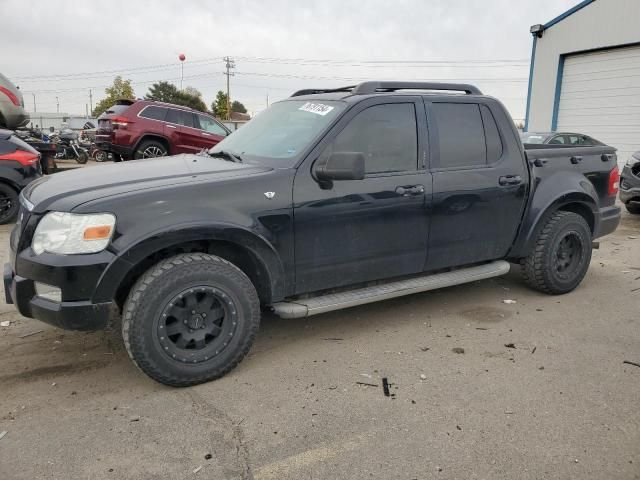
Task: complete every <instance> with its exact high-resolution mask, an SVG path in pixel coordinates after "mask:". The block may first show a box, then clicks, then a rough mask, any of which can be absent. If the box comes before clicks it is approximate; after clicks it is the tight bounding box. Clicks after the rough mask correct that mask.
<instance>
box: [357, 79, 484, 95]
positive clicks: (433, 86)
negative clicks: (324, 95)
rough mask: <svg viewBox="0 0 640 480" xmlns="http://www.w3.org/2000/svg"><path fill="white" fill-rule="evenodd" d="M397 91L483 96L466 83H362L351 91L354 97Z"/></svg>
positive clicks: (474, 87)
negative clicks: (429, 91)
mask: <svg viewBox="0 0 640 480" xmlns="http://www.w3.org/2000/svg"><path fill="white" fill-rule="evenodd" d="M396 90H450V91H454V92H465V93H466V94H467V95H482V92H481V91H480V89H479V88H478V87H476V86H474V85H469V84H466V83H438V82H362V83H359V84H358V85H356V87H355V88H354V89H353V90H351V93H352V94H353V95H368V94H371V93H376V92H394V91H396Z"/></svg>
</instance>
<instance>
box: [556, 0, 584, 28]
mask: <svg viewBox="0 0 640 480" xmlns="http://www.w3.org/2000/svg"><path fill="white" fill-rule="evenodd" d="M595 1H596V0H584V1H582V2H580V3H579V4H577V5H576V6H575V7H573V8H571V9H569V10H567V11H566V12H564V13H563V14H561V15H558V16H557V17H556V18H554V19H553V20H551V21H549V22H547V23H545V24H544V28H549V27H552V26H554V25H555V24H556V23H559V22H561V21H562V20H564V19H565V18H567V17H568V16H570V15H573V14H574V13H576V12H577V11H578V10H581V9H583V8H584V7H586V6H587V5H590V4H592V3H593V2H595Z"/></svg>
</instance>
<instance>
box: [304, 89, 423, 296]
mask: <svg viewBox="0 0 640 480" xmlns="http://www.w3.org/2000/svg"><path fill="white" fill-rule="evenodd" d="M314 114H315V113H310V115H314ZM425 123H426V122H425V115H424V105H423V103H422V101H421V99H420V98H419V97H418V98H413V97H400V98H398V97H395V98H387V99H384V98H375V99H371V100H370V101H365V102H362V103H360V104H358V105H357V106H356V107H354V109H352V110H351V111H349V112H348V113H347V114H346V115H345V116H344V117H343V118H342V119H341V120H340V121H338V123H337V124H336V125H335V126H334V128H332V130H331V131H330V132H329V134H328V135H327V136H326V137H325V139H324V140H323V142H321V144H320V145H319V146H318V147H317V148H316V149H315V150H314V152H312V154H311V155H309V157H308V158H307V159H306V161H305V162H303V164H302V165H301V166H300V167H299V169H298V172H297V174H296V178H295V182H294V189H293V201H294V219H295V220H294V225H295V262H296V293H304V292H311V291H317V290H322V289H327V288H332V287H338V286H342V285H350V284H356V283H361V282H366V281H370V280H377V279H384V278H390V277H395V276H400V275H406V274H411V273H417V272H420V271H422V268H423V266H424V262H425V259H426V253H427V242H428V234H429V218H428V214H427V208H428V206H429V203H430V199H431V174H430V173H429V172H428V171H426V170H425V169H424V167H423V159H424V158H425V155H426V140H427V138H426V134H425V129H426V125H425ZM332 152H362V153H363V154H364V155H365V170H366V176H365V179H364V180H346V181H344V180H343V181H334V182H333V185H332V186H330V187H326V186H325V187H324V188H323V187H322V186H321V185H320V184H319V183H318V182H317V181H316V180H314V179H313V177H312V175H311V171H312V168H313V163H314V161H315V160H316V159H317V158H319V157H320V156H321V155H330V154H331V153H332Z"/></svg>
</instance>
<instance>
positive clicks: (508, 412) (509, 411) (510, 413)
mask: <svg viewBox="0 0 640 480" xmlns="http://www.w3.org/2000/svg"><path fill="white" fill-rule="evenodd" d="M514 413H515V412H514V411H512V410H506V411H505V412H504V414H505V415H513V414H514Z"/></svg>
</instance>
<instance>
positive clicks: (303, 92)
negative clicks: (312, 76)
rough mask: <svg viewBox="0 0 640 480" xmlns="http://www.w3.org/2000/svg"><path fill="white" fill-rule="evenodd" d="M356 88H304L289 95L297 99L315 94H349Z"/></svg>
mask: <svg viewBox="0 0 640 480" xmlns="http://www.w3.org/2000/svg"><path fill="white" fill-rule="evenodd" d="M354 88H356V86H355V85H349V86H346V87H339V88H305V89H303V90H298V91H297V92H294V93H292V94H291V96H292V97H299V96H300V95H315V94H316V93H332V92H350V91H351V90H353V89H354Z"/></svg>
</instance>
